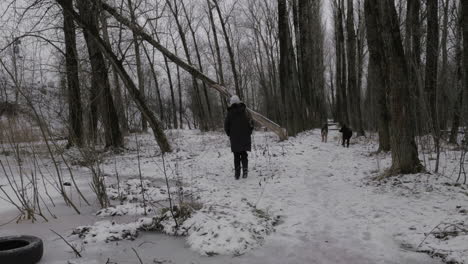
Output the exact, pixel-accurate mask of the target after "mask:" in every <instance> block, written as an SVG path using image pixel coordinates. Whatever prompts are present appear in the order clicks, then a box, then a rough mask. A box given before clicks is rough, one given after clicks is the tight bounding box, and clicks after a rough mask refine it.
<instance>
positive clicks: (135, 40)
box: [127, 0, 148, 131]
mask: <svg viewBox="0 0 468 264" xmlns="http://www.w3.org/2000/svg"><path fill="white" fill-rule="evenodd" d="M127 4H128V9H129V10H130V19H131V21H132V22H133V23H135V21H136V17H135V9H134V7H133V5H132V0H128V1H127ZM132 37H133V47H134V49H135V62H136V70H137V78H138V89H139V90H140V93H141V96H143V100H145V97H146V94H145V76H144V74H143V67H142V65H141V54H140V53H141V52H140V43H139V39H138V35H137V34H136V33H135V32H133V31H132ZM141 130H142V131H146V130H148V124H147V122H146V119H145V115H144V114H143V113H142V114H141Z"/></svg>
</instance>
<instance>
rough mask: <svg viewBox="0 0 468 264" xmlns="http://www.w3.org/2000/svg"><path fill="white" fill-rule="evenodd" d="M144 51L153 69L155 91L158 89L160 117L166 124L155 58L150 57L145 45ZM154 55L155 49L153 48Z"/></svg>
mask: <svg viewBox="0 0 468 264" xmlns="http://www.w3.org/2000/svg"><path fill="white" fill-rule="evenodd" d="M143 51H144V52H145V55H146V59H147V60H148V63H149V65H150V68H151V76H152V77H153V82H154V86H155V89H156V96H157V99H158V106H159V116H160V119H161V122H162V123H164V122H165V116H164V106H163V103H162V96H161V89H160V87H159V80H158V75H157V74H156V68H155V65H154V63H153V58H151V57H150V55H149V52H148V49H147V48H146V46H145V45H143ZM153 55H154V48H153ZM152 57H154V56H152Z"/></svg>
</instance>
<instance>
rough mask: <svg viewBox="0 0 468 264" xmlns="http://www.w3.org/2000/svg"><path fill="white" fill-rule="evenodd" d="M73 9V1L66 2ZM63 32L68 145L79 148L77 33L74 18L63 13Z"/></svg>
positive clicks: (79, 96)
mask: <svg viewBox="0 0 468 264" xmlns="http://www.w3.org/2000/svg"><path fill="white" fill-rule="evenodd" d="M63 4H64V5H67V6H68V7H72V5H73V3H72V1H64V3H63ZM63 32H64V35H65V54H66V56H65V62H66V67H67V86H68V91H67V99H68V122H69V127H68V145H69V146H71V145H76V146H78V147H80V146H82V144H83V117H82V108H81V92H80V81H79V77H78V68H79V67H78V60H77V52H76V31H75V23H74V21H73V18H72V17H71V16H70V15H69V14H68V13H67V12H65V11H63Z"/></svg>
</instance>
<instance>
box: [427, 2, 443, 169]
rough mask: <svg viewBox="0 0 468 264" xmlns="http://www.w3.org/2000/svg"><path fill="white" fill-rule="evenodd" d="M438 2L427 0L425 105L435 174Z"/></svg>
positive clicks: (437, 125)
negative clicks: (433, 154) (428, 117)
mask: <svg viewBox="0 0 468 264" xmlns="http://www.w3.org/2000/svg"><path fill="white" fill-rule="evenodd" d="M438 10H439V8H438V0H427V41H426V42H427V48H426V83H425V90H426V105H427V108H426V109H427V111H428V114H429V116H430V117H431V118H430V120H431V124H430V127H431V129H430V131H431V132H432V133H433V137H434V143H435V147H436V152H437V160H436V167H435V172H438V169H439V155H440V138H439V137H440V129H439V116H438V112H437V109H438V105H439V103H438V100H437V99H438V98H437V95H438V91H437V90H438V89H437V74H438V70H437V68H438V57H439V56H438V55H439V16H438V13H439V12H438Z"/></svg>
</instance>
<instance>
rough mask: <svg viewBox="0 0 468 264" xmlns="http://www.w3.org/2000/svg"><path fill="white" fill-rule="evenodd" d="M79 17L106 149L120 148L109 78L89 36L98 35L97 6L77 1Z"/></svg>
mask: <svg viewBox="0 0 468 264" xmlns="http://www.w3.org/2000/svg"><path fill="white" fill-rule="evenodd" d="M78 8H79V10H80V15H81V17H82V19H83V20H84V21H86V22H85V23H86V24H87V25H88V27H87V28H86V30H84V32H83V33H84V37H85V41H86V45H87V47H88V54H89V60H90V63H91V69H92V73H91V74H92V76H91V77H92V88H91V89H93V90H95V91H97V93H98V98H99V110H100V112H101V117H102V123H103V126H104V135H105V136H104V138H105V144H106V147H114V148H120V147H122V146H123V136H122V133H121V130H120V127H119V119H118V116H117V112H116V110H115V106H114V101H113V99H112V94H111V91H110V84H109V76H108V72H107V66H106V62H105V60H104V57H103V54H102V52H101V50H100V49H99V45H98V43H97V42H96V40H95V39H94V38H93V37H92V36H91V35H99V27H98V21H99V20H98V19H99V9H100V8H99V5H97V4H96V3H95V2H89V1H87V0H78Z"/></svg>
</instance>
